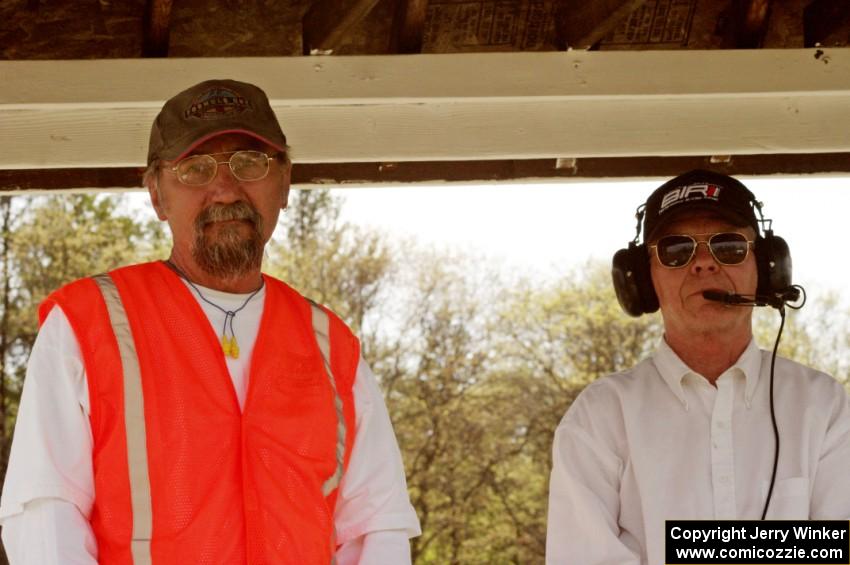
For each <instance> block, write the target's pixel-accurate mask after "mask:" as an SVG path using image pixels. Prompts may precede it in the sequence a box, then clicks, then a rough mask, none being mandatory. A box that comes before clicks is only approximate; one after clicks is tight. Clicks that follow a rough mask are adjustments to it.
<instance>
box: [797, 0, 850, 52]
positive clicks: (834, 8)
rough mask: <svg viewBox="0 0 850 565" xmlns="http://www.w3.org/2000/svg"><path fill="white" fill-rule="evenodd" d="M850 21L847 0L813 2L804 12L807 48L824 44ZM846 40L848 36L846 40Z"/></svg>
mask: <svg viewBox="0 0 850 565" xmlns="http://www.w3.org/2000/svg"><path fill="white" fill-rule="evenodd" d="M848 20H850V2H848V1H847V0H813V1H812V2H810V3H809V5H808V6H806V9H805V10H804V11H803V37H804V42H805V45H806V47H814V46H815V45H817V44H823V43H824V42H825V41H826V39H827V38H828V37H829V36H830V35H831V34H832V33H833V32H835V31H837V30H839V29H841V28H842V27H844V26H846V24H847V22H848ZM844 39H845V40H846V36H845V38H844Z"/></svg>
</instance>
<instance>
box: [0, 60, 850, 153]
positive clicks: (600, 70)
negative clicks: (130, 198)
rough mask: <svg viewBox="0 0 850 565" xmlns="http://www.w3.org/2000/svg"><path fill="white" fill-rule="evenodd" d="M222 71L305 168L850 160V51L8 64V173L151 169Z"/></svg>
mask: <svg viewBox="0 0 850 565" xmlns="http://www.w3.org/2000/svg"><path fill="white" fill-rule="evenodd" d="M222 68H228V69H231V76H232V78H235V79H238V80H245V81H248V82H253V83H255V84H258V85H259V86H260V87H262V88H263V89H264V90H265V91H266V92H267V93H268V95H269V98H270V100H271V104H272V107H273V108H274V110H275V111H276V112H277V115H278V117H279V119H280V121H281V124H282V125H283V129H284V131H286V134H287V138H288V139H289V141H290V143H291V145H292V146H293V148H294V152H293V159H294V160H295V161H296V162H298V163H351V162H371V163H375V162H378V163H380V162H400V161H467V160H498V159H539V158H557V157H571V158H573V157H574V158H584V157H630V156H682V155H733V156H734V155H746V154H750V155H757V154H768V153H832V152H848V151H850V136H848V135H847V132H848V131H850V112H847V108H848V107H850V49H847V48H829V49H828V48H822V49H749V50H738V49H729V50H712V51H689V50H688V51H641V52H628V51H571V52H546V53H474V54H463V55H409V56H404V57H400V56H392V55H390V56H379V55H378V56H362V57H322V58H316V57H274V58H240V59H239V60H238V65H234V64H233V60H229V59H216V58H194V59H175V58H166V59H132V60H97V61H0V76H2V77H4V82H3V88H2V89H0V131H2V132H3V135H2V136H0V169H44V168H68V167H79V168H92V167H94V168H99V167H132V166H141V165H144V161H145V155H146V146H147V142H148V137H149V135H150V124H151V122H152V121H153V119H154V117H155V116H156V114H157V112H158V111H159V109H160V108H161V107H162V104H163V102H164V101H165V100H166V99H167V98H169V97H171V96H173V95H174V94H175V93H176V92H178V91H180V90H181V89H183V88H187V87H188V86H190V85H192V84H194V83H196V82H199V81H201V80H206V79H208V78H210V77H213V76H220V74H221V69H222ZM104 77H109V80H108V88H107V87H105V84H106V83H105V82H104Z"/></svg>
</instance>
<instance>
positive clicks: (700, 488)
mask: <svg viewBox="0 0 850 565" xmlns="http://www.w3.org/2000/svg"><path fill="white" fill-rule="evenodd" d="M716 385H717V386H716V388H715V387H714V386H712V385H711V384H710V383H709V382H708V380H707V379H705V378H704V377H702V376H701V375H698V374H697V373H695V372H693V371H692V370H691V369H690V368H688V366H687V365H685V364H684V362H682V360H681V359H679V357H678V356H677V355H676V354H675V353H674V352H673V350H672V349H670V347H669V346H668V345H667V344H666V342H663V340H662V343H661V345H660V346H659V347H658V350H657V351H656V353H655V354H654V355H653V357H652V358H650V359H647V360H644V361H643V362H641V363H639V364H638V365H637V366H635V367H634V368H633V369H631V370H629V371H625V372H622V373H617V374H614V375H610V376H608V377H605V378H601V379H599V380H597V381H595V382H593V383H592V384H590V385H589V386H588V387H587V388H586V389H585V390H584V391H582V393H581V394H580V395H579V396H578V398H576V400H575V402H574V403H573V405H572V406H571V407H570V409H569V410H568V411H567V413H566V415H565V416H564V418H563V420H562V421H561V423H560V425H559V426H558V429H557V430H556V432H555V439H554V445H553V468H552V475H551V481H550V492H549V523H548V532H547V543H546V553H547V555H546V562H547V563H548V564H559V565H561V564H570V565H571V564H578V563H580V564H582V565H599V564H603V563H604V564H615V563H616V564H618V565H626V564H635V565H636V564H647V565H658V564H660V563H664V521H665V520H668V519H670V520H688V519H691V520H694V519H717V520H722V519H751V520H752V519H759V518H761V514H762V509H763V506H764V503H765V500H766V496H767V491H768V488H769V484H770V476H771V472H772V470H773V457H774V455H773V454H774V439H773V438H774V434H773V426H772V423H771V417H770V402H769V385H770V352H768V351H761V350H759V349H758V347H757V346H756V345H755V343H754V342H751V343H750V344H749V346H748V347H747V349H746V350H745V351H744V353H743V354H742V355H741V357H740V358H739V359H738V361H737V362H736V363H735V364H734V365H733V366H732V367H730V368H729V369H728V370H726V371H725V372H724V373H723V374H722V375H720V377H719V378H718V379H717V382H716ZM774 404H775V411H776V419H777V425H778V427H779V436H780V455H779V465H778V468H777V472H776V484H775V485H774V490H773V496H772V498H771V502H770V507H769V509H768V514H767V518H768V519H841V520H846V519H850V400H848V396H847V393H846V391H845V390H844V389H843V388H842V387H841V385H840V384H839V383H837V382H836V381H835V380H834V379H832V378H831V377H829V376H828V375H826V374H824V373H821V372H819V371H815V370H813V369H809V368H807V367H804V366H802V365H800V364H798V363H794V362H793V361H789V360H787V359H782V358H778V359H777V360H776V373H775V382H774Z"/></svg>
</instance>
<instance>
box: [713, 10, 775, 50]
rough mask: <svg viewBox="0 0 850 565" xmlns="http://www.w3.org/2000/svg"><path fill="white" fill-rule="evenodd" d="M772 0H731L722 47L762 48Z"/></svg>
mask: <svg viewBox="0 0 850 565" xmlns="http://www.w3.org/2000/svg"><path fill="white" fill-rule="evenodd" d="M771 3H772V0H733V1H732V3H731V4H730V5H729V10H728V12H727V19H728V21H727V22H726V32H725V33H724V38H723V47H725V48H730V49H756V48H758V47H761V46H762V43H763V42H764V36H765V33H766V32H767V28H768V21H769V19H770V8H771Z"/></svg>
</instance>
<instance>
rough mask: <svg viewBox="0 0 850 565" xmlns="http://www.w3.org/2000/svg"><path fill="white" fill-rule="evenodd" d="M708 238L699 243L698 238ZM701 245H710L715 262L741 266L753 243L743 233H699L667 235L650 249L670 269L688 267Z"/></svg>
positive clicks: (709, 248)
mask: <svg viewBox="0 0 850 565" xmlns="http://www.w3.org/2000/svg"><path fill="white" fill-rule="evenodd" d="M697 236H701V237H705V236H708V240H707V241H697V239H696V237H697ZM700 243H705V244H706V245H708V250H709V251H710V252H711V256H712V257H714V260H715V261H717V262H718V263H720V264H721V265H740V264H741V263H743V262H744V261H745V260H746V259H747V255H748V254H749V252H750V246H751V245H752V244H753V242H752V241H750V240H748V239H747V236H745V235H744V234H742V233H736V232H724V233H697V234H694V235H665V236H664V237H662V238H661V239H659V240H658V242H657V243H656V244H655V245H650V246H649V249H654V250H655V255H656V256H657V257H658V262H659V263H661V264H662V265H663V266H664V267H667V268H668V269H679V268H681V267H685V266H687V265H688V264H689V263H690V262H691V260H692V259H693V258H694V256H695V255H696V253H697V246H698V245H699V244H700Z"/></svg>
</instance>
